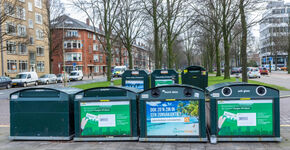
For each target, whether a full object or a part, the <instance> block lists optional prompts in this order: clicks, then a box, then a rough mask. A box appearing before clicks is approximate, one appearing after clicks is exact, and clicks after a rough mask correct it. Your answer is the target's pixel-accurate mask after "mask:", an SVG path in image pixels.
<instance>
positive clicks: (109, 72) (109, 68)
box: [106, 36, 112, 81]
mask: <svg viewBox="0 0 290 150" xmlns="http://www.w3.org/2000/svg"><path fill="white" fill-rule="evenodd" d="M106 41H107V43H106V49H107V58H108V59H107V62H106V63H107V81H111V75H112V71H111V67H112V50H111V42H110V37H108V36H106Z"/></svg>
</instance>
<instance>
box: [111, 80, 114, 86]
mask: <svg viewBox="0 0 290 150" xmlns="http://www.w3.org/2000/svg"><path fill="white" fill-rule="evenodd" d="M111 86H114V80H113V79H112V78H111Z"/></svg>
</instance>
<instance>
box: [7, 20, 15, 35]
mask: <svg viewBox="0 0 290 150" xmlns="http://www.w3.org/2000/svg"><path fill="white" fill-rule="evenodd" d="M6 33H7V34H10V35H15V34H16V26H15V24H14V23H11V22H7V23H6Z"/></svg>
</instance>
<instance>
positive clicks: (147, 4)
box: [141, 0, 163, 69]
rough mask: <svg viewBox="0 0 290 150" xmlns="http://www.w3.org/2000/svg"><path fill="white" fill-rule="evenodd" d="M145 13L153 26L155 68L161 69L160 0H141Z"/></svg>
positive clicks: (161, 22) (161, 11)
mask: <svg viewBox="0 0 290 150" xmlns="http://www.w3.org/2000/svg"><path fill="white" fill-rule="evenodd" d="M141 1H142V5H143V9H144V10H145V14H146V15H147V16H148V17H147V18H149V19H148V21H149V22H150V24H151V25H152V27H153V37H154V38H153V39H154V52H155V54H154V55H155V69H161V67H162V57H163V55H162V51H163V49H162V45H161V44H162V43H161V42H162V41H160V36H159V35H160V28H161V26H162V24H163V20H162V18H161V15H162V13H163V10H162V7H161V5H162V0H141Z"/></svg>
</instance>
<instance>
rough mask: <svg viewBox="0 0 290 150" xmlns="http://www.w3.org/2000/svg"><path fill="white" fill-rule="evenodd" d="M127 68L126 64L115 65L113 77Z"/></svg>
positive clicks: (119, 74) (120, 74)
mask: <svg viewBox="0 0 290 150" xmlns="http://www.w3.org/2000/svg"><path fill="white" fill-rule="evenodd" d="M126 70H127V67H126V66H116V67H115V68H114V70H113V73H112V75H113V77H121V76H122V74H123V73H124V72H125V71H126Z"/></svg>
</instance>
